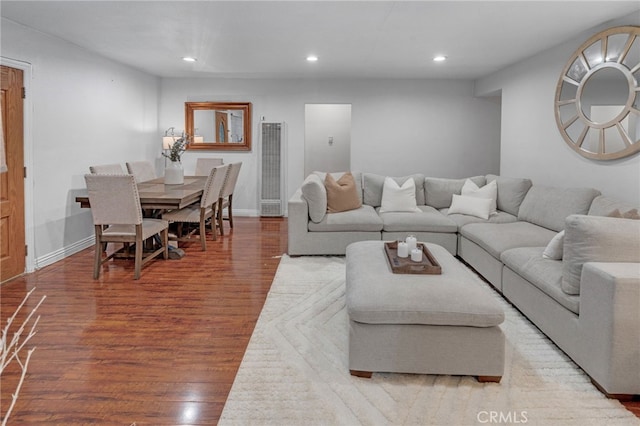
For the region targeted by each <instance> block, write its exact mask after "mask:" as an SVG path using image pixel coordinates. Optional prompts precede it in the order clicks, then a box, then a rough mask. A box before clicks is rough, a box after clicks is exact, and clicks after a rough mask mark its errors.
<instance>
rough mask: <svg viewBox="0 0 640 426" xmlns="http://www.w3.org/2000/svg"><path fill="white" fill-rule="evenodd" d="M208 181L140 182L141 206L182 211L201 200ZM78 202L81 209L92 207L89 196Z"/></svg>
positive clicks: (187, 178)
mask: <svg viewBox="0 0 640 426" xmlns="http://www.w3.org/2000/svg"><path fill="white" fill-rule="evenodd" d="M206 181H207V177H206V176H185V177H184V183H182V184H178V185H165V183H164V178H162V177H159V178H156V179H153V180H148V181H145V182H140V183H138V194H139V195H140V205H141V207H142V208H143V209H160V210H172V209H181V208H183V207H186V206H188V205H191V204H193V203H195V202H196V201H199V200H200V197H202V193H203V192H204V185H205V183H206ZM76 202H77V203H80V207H84V208H89V207H91V205H90V204H89V196H88V195H79V196H77V197H76Z"/></svg>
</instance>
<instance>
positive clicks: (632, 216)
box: [609, 209, 640, 220]
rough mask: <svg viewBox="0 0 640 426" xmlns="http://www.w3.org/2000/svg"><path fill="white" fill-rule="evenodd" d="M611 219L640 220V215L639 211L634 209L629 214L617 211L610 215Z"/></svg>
mask: <svg viewBox="0 0 640 426" xmlns="http://www.w3.org/2000/svg"><path fill="white" fill-rule="evenodd" d="M609 217H617V218H618V219H635V220H638V219H640V214H638V209H632V210H629V211H628V212H624V213H621V212H620V210H618V209H615V210H614V211H612V212H611V213H609Z"/></svg>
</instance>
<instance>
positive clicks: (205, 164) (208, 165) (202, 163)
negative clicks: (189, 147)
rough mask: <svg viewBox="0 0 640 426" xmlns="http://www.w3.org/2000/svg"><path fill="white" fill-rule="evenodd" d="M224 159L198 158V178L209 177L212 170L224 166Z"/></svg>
mask: <svg viewBox="0 0 640 426" xmlns="http://www.w3.org/2000/svg"><path fill="white" fill-rule="evenodd" d="M222 164H223V161H222V158H197V159H196V176H209V172H210V171H211V169H212V168H214V167H217V166H222Z"/></svg>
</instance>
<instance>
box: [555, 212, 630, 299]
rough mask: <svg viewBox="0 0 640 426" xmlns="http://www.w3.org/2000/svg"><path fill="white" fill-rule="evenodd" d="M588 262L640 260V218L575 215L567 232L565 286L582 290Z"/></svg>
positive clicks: (577, 291)
mask: <svg viewBox="0 0 640 426" xmlns="http://www.w3.org/2000/svg"><path fill="white" fill-rule="evenodd" d="M587 262H640V221H637V220H633V219H617V218H613V217H602V216H585V215H571V216H569V217H568V218H567V224H566V229H565V235H564V253H563V262H562V263H563V265H564V270H563V274H562V275H563V276H562V290H563V291H564V292H565V293H567V294H580V279H581V275H582V267H583V265H584V264H585V263H587Z"/></svg>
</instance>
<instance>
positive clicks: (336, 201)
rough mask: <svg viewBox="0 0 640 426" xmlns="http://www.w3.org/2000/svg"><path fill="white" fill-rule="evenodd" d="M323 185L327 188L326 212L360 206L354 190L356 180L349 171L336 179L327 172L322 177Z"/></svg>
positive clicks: (335, 211)
mask: <svg viewBox="0 0 640 426" xmlns="http://www.w3.org/2000/svg"><path fill="white" fill-rule="evenodd" d="M324 186H325V188H326V189H327V212H328V213H338V212H344V211H347V210H354V209H358V208H360V207H361V206H362V202H361V201H360V197H358V191H357V190H356V181H355V180H354V179H353V175H352V174H351V172H347V173H345V174H343V175H342V176H341V177H340V179H338V180H337V181H336V180H335V179H334V178H333V176H331V173H327V176H326V177H325V178H324Z"/></svg>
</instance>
